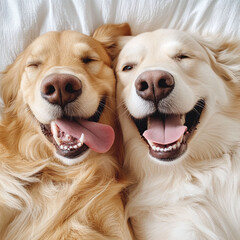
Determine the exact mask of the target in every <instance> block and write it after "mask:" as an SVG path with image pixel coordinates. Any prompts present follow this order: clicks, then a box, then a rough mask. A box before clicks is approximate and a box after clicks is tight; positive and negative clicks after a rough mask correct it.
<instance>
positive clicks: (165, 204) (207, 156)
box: [116, 29, 240, 240]
mask: <svg viewBox="0 0 240 240" xmlns="http://www.w3.org/2000/svg"><path fill="white" fill-rule="evenodd" d="M120 42H123V48H122V50H121V52H120V54H119V56H118V57H117V59H116V75H117V78H118V87H117V88H118V91H117V102H118V110H119V118H120V123H121V126H122V130H123V139H124V144H125V145H124V146H125V152H126V153H125V161H124V164H125V167H126V169H127V171H129V172H130V173H131V174H132V175H133V177H134V178H135V181H136V184H134V185H132V186H131V187H130V188H129V197H128V203H127V207H126V215H127V216H128V217H129V218H130V219H131V223H132V226H133V230H134V233H135V235H136V238H137V239H141V240H146V239H147V240H158V239H167V240H183V239H184V240H193V239H194V240H200V239H201V240H202V239H208V240H219V239H228V240H236V239H239V236H240V230H239V224H240V203H239V199H240V192H239V189H240V111H239V106H240V105H239V103H240V41H239V40H227V39H223V38H222V37H221V36H216V37H212V38H210V37H208V38H206V39H203V38H201V37H200V36H197V35H196V36H193V35H190V34H188V33H185V32H182V31H177V30H170V29H159V30H157V31H154V32H148V33H143V34H140V35H138V36H136V37H130V38H129V37H128V38H126V37H123V38H121V39H120ZM153 70H160V71H162V70H164V71H167V72H169V73H170V74H172V76H174V79H175V87H174V89H173V90H172V92H171V93H170V94H169V95H168V96H167V97H166V98H164V99H162V100H161V101H160V103H159V105H157V107H156V106H155V108H156V109H158V111H159V112H160V113H162V112H163V111H165V112H164V114H178V115H180V116H184V115H185V116H186V113H188V112H189V111H191V110H192V109H193V107H194V106H196V105H195V104H196V102H197V101H198V99H199V98H203V99H205V107H204V110H203V112H202V114H201V117H200V119H199V121H200V123H199V124H198V125H197V130H195V131H194V132H193V135H191V138H189V139H188V140H187V144H188V146H187V150H186V151H185V152H184V154H182V155H180V156H179V157H178V158H177V159H174V160H172V161H169V160H168V161H164V160H162V159H160V158H159V159H157V158H156V157H153V155H151V154H150V146H149V144H148V143H147V141H144V140H143V137H142V136H141V135H140V132H139V131H138V129H137V127H136V126H137V125H136V124H135V122H134V121H133V118H132V117H134V118H136V119H138V121H140V120H139V119H141V118H144V117H145V116H149V115H150V114H152V112H151V111H153V110H152V109H153V108H154V107H152V108H151V106H150V104H149V102H148V101H144V100H143V99H141V98H140V97H139V96H138V95H137V94H136V89H135V84H134V82H135V80H136V79H137V78H138V76H139V75H140V74H141V73H143V72H145V71H153ZM164 103H165V105H164ZM148 104H149V105H148ZM159 106H160V107H159ZM196 111H197V110H196ZM148 114H149V115H148ZM130 116H132V117H130ZM150 116H151V115H150ZM149 118H150V117H149ZM184 120H185V119H183V120H182V121H184ZM136 122H137V121H136ZM183 123H184V122H183ZM180 141H181V140H180ZM183 144H186V142H184V143H183ZM152 151H153V150H152ZM158 151H159V152H160V149H159V150H158ZM166 151H171V150H166ZM159 155H160V154H159ZM159 155H158V156H159Z"/></svg>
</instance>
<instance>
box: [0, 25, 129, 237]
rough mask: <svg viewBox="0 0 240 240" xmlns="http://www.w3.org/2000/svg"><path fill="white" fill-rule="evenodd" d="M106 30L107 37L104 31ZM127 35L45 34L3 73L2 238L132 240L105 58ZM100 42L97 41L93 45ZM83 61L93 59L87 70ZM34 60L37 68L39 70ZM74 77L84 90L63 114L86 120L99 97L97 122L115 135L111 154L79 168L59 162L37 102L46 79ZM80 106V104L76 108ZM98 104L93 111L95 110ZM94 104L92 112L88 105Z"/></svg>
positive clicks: (123, 28)
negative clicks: (100, 110) (61, 75)
mask: <svg viewBox="0 0 240 240" xmlns="http://www.w3.org/2000/svg"><path fill="white" fill-rule="evenodd" d="M109 29H112V30H113V31H109ZM126 34H130V30H129V27H128V25H127V24H122V25H114V26H104V27H102V28H100V29H98V30H97V31H96V32H95V33H94V37H89V36H85V35H83V34H81V33H78V32H74V31H64V32H49V33H47V34H44V35H43V36H40V37H39V38H37V39H36V40H35V41H34V42H33V43H32V44H30V46H29V47H28V48H26V50H24V51H23V52H22V53H21V54H20V55H19V56H18V57H17V59H16V60H15V61H14V63H13V64H11V65H10V66H9V67H7V69H6V70H5V71H4V72H3V74H2V79H1V81H0V89H1V95H2V98H3V101H4V104H5V106H4V108H3V113H2V120H1V123H0V143H1V145H0V212H1V217H0V236H1V239H4V240H10V239H11V240H14V239H17V240H21V239H22V240H27V239H31V240H34V239H43V240H46V239H52V240H56V239H68V240H70V239H124V240H126V239H130V238H131V236H130V234H129V230H128V225H127V223H126V222H125V219H124V206H123V203H122V198H121V194H120V192H121V190H122V189H123V187H124V186H125V185H126V181H125V180H124V178H123V176H122V172H121V169H120V166H121V158H122V156H121V152H122V150H121V134H120V133H119V131H118V126H117V121H116V115H115V78H114V74H113V71H112V69H111V58H110V56H109V55H108V53H107V51H108V50H109V49H110V50H109V51H113V49H114V47H115V46H113V44H114V41H113V40H112V39H113V38H114V37H115V36H118V35H126ZM110 37H111V41H112V42H109V39H110ZM98 40H100V41H101V42H100V41H98ZM83 55H84V56H86V55H87V56H88V55H90V56H92V55H93V56H94V57H95V56H96V57H97V60H96V61H94V62H93V63H90V64H84V63H81V58H82V57H83ZM38 61H40V62H41V64H40V65H39V63H38ZM49 72H51V73H55V72H60V73H61V72H72V73H74V74H75V75H77V76H80V77H81V80H82V81H84V84H85V86H86V88H85V89H88V90H89V89H90V90H91V89H93V90H92V92H90V91H88V92H86V93H83V94H85V95H84V96H85V97H84V98H85V99H83V100H76V101H77V104H78V106H76V104H75V103H73V104H75V105H74V107H75V108H76V109H73V110H69V111H75V112H77V113H79V114H80V115H81V116H82V117H85V118H88V117H89V116H90V115H91V114H93V112H94V111H96V108H97V105H96V104H99V101H100V97H101V96H102V95H105V96H106V106H105V108H104V111H103V114H102V115H101V117H100V120H99V121H100V122H101V123H105V124H108V125H110V126H112V127H113V128H114V130H115V131H116V135H117V138H116V141H115V143H114V145H113V146H112V148H111V150H110V151H108V152H107V153H103V154H99V153H95V152H93V151H91V152H90V153H89V155H88V156H87V157H85V159H83V160H81V162H79V163H77V164H72V165H71V160H70V163H69V165H65V164H63V163H62V161H61V159H59V158H57V157H56V156H55V148H54V147H53V145H52V144H51V143H50V142H49V141H47V140H46V138H45V136H44V135H43V134H42V132H41V129H40V125H39V122H42V123H48V122H49V121H50V120H49V119H51V118H54V116H52V114H53V112H54V111H55V110H54V111H53V110H52V109H51V106H49V109H48V106H47V107H46V105H45V103H44V102H43V100H42V99H41V96H40V95H39V93H38V92H39V85H40V83H41V80H42V79H43V77H44V76H45V75H46V73H49ZM81 101H82V102H81ZM93 102H94V103H95V102H96V104H95V105H96V106H95V105H94V104H93ZM91 104H92V105H91Z"/></svg>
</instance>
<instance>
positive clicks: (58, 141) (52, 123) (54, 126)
mask: <svg viewBox="0 0 240 240" xmlns="http://www.w3.org/2000/svg"><path fill="white" fill-rule="evenodd" d="M51 130H52V134H53V138H54V140H55V141H56V143H57V144H58V145H60V139H59V138H58V136H57V135H58V130H57V125H56V123H55V122H53V121H52V122H51Z"/></svg>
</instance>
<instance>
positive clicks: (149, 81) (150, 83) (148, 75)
mask: <svg viewBox="0 0 240 240" xmlns="http://www.w3.org/2000/svg"><path fill="white" fill-rule="evenodd" d="M174 85H175V81H174V78H173V76H172V75H171V74H170V73H168V72H165V71H161V70H152V71H146V72H143V73H141V74H140V75H139V76H138V78H137V80H136V81H135V87H136V91H137V94H138V96H140V97H141V98H143V99H145V100H149V101H153V102H155V103H158V102H159V101H160V100H161V99H163V98H166V97H167V96H168V95H169V94H170V92H171V91H172V90H173V88H174Z"/></svg>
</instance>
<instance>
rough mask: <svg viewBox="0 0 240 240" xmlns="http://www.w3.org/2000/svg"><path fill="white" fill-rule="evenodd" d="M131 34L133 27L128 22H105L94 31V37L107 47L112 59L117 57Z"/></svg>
mask: <svg viewBox="0 0 240 240" xmlns="http://www.w3.org/2000/svg"><path fill="white" fill-rule="evenodd" d="M124 36H125V37H124ZM127 36H128V37H127ZM130 36H131V28H130V26H129V25H128V23H123V24H105V25H102V26H100V27H99V28H97V29H96V30H95V32H94V33H93V38H95V39H96V40H98V41H99V42H100V43H101V44H102V45H103V46H104V47H105V48H106V50H107V52H108V54H109V55H110V57H111V58H112V59H113V58H115V57H116V55H117V54H118V52H119V51H120V50H121V47H122V46H123V45H124V42H126V41H127V40H128V39H129V38H131V37H130Z"/></svg>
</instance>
